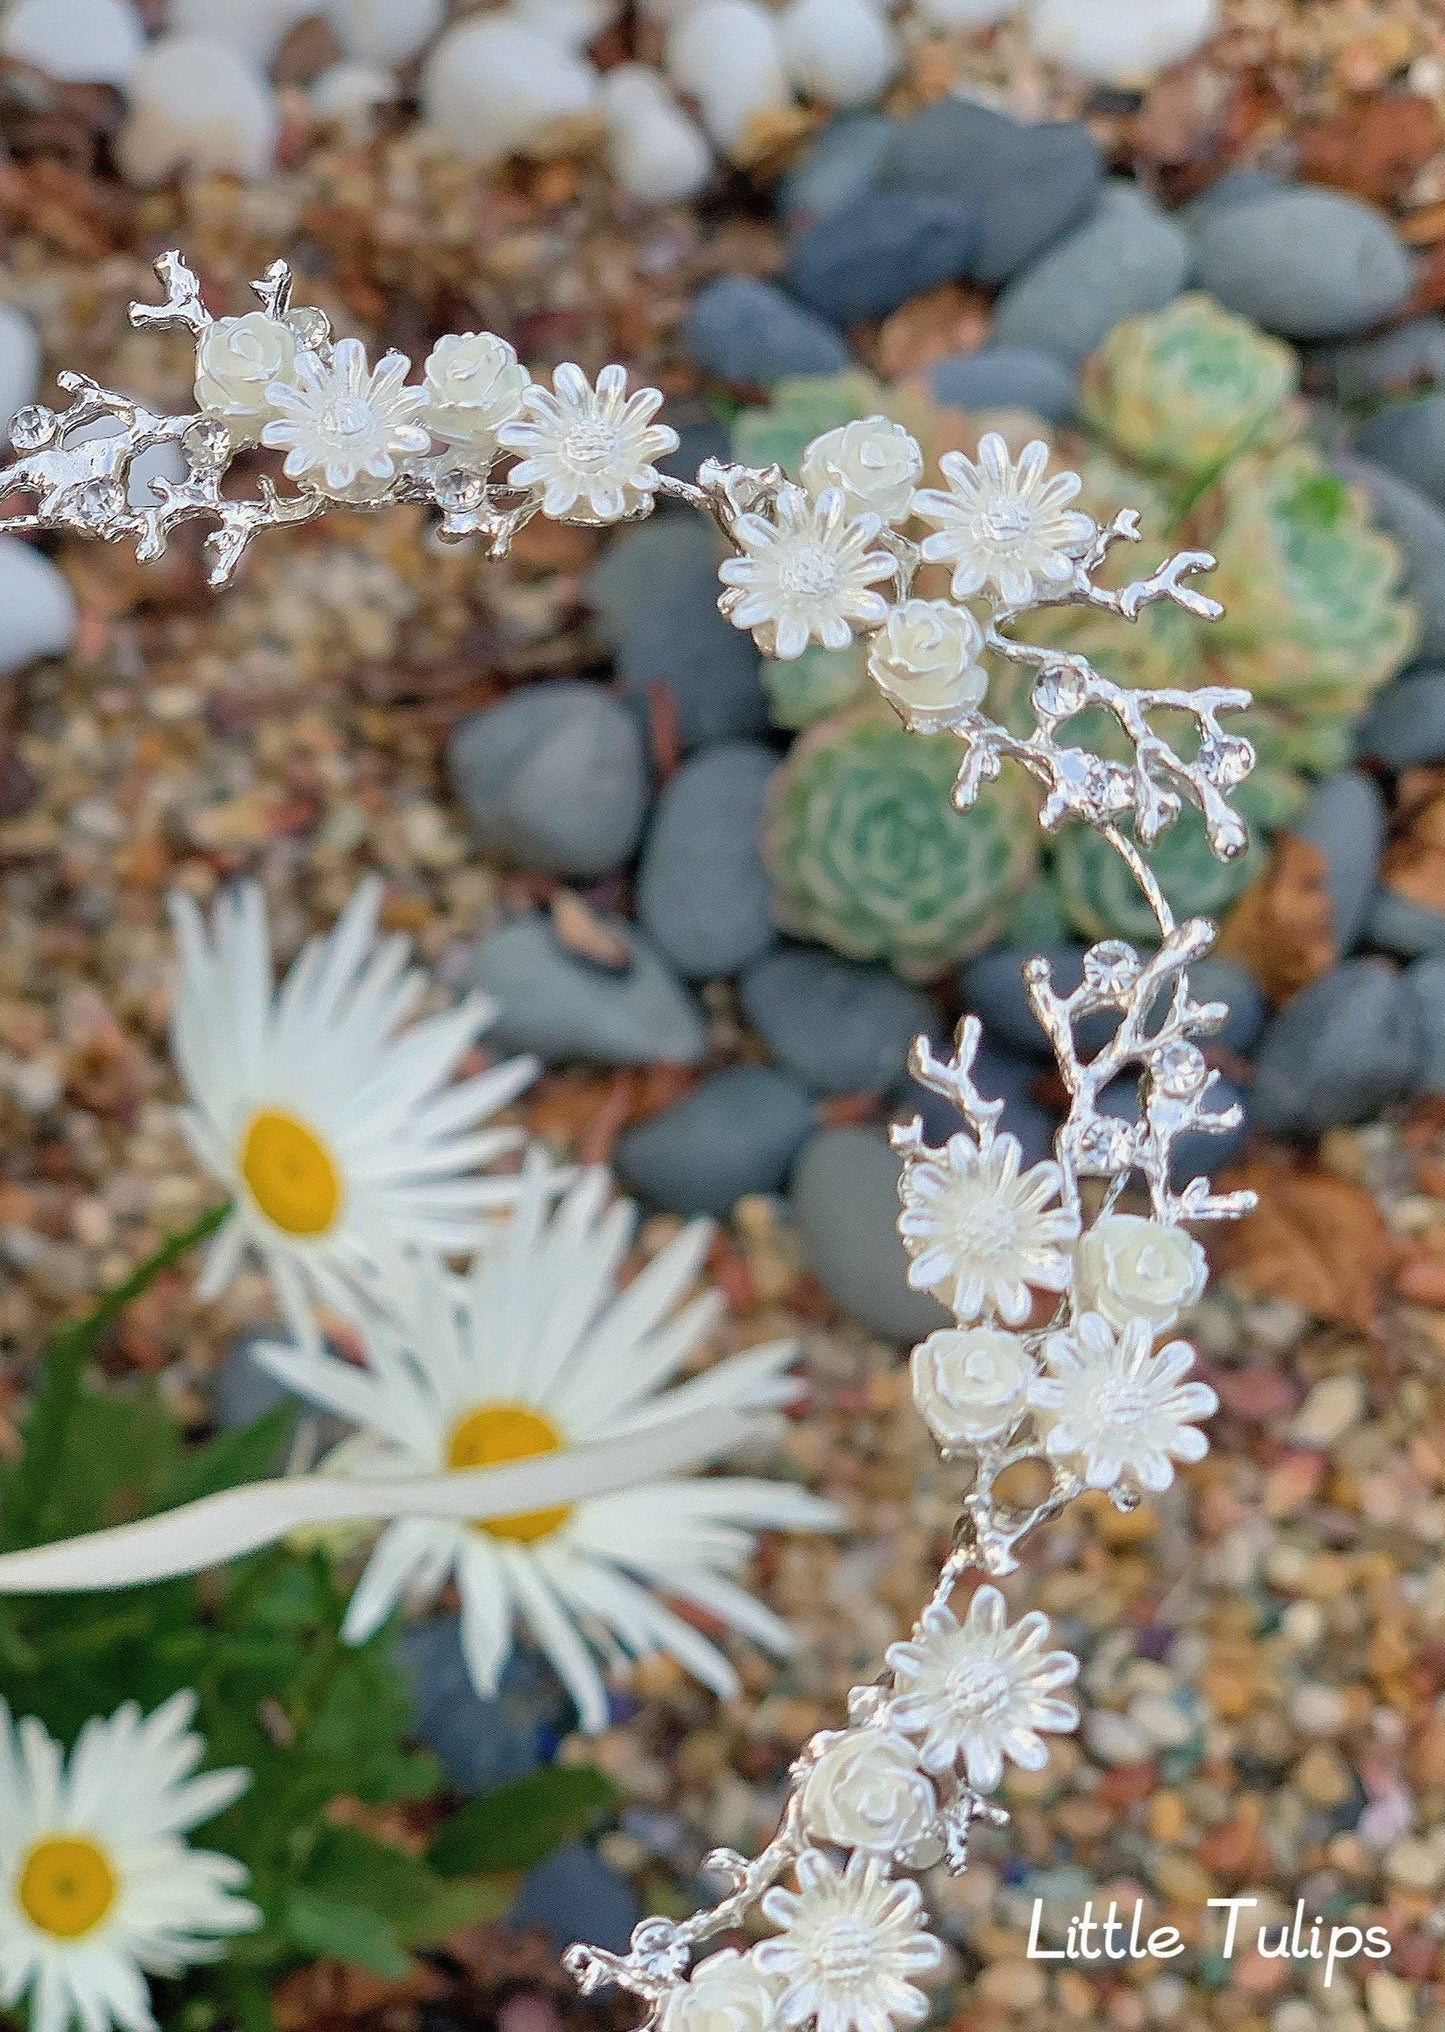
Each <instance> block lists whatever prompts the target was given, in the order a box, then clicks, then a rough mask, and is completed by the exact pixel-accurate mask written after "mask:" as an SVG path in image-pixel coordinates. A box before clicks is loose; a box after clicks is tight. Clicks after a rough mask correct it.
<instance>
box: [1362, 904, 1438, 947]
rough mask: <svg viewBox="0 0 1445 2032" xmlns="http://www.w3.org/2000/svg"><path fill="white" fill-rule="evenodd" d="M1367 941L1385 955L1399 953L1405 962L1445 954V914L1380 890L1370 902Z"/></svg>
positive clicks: (1366, 929) (1366, 928) (1366, 918)
mask: <svg viewBox="0 0 1445 2032" xmlns="http://www.w3.org/2000/svg"><path fill="white" fill-rule="evenodd" d="M1365 937H1366V940H1367V941H1368V943H1369V944H1370V945H1374V946H1378V947H1379V948H1380V949H1381V951H1382V952H1389V953H1396V954H1398V955H1399V957H1400V958H1401V959H1406V960H1413V959H1416V958H1418V957H1420V956H1421V955H1422V954H1424V953H1435V952H1441V951H1445V911H1441V910H1432V909H1430V907H1429V906H1428V905H1427V904H1424V903H1416V902H1414V901H1413V900H1412V899H1411V898H1410V897H1408V896H1397V895H1396V894H1395V892H1394V890H1393V889H1385V888H1380V889H1377V890H1376V891H1375V892H1374V894H1373V896H1372V897H1371V898H1370V903H1369V909H1368V912H1367V914H1366V917H1365Z"/></svg>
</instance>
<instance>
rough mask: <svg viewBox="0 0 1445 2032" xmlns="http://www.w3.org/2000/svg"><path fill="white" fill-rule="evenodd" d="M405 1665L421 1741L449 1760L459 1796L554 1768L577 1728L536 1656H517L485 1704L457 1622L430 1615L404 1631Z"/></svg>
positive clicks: (400, 1647)
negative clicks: (553, 1758)
mask: <svg viewBox="0 0 1445 2032" xmlns="http://www.w3.org/2000/svg"><path fill="white" fill-rule="evenodd" d="M397 1655H398V1663H399V1664H400V1666H401V1669H402V1674H403V1676H404V1678H405V1681H406V1686H407V1692H408V1695H409V1697H410V1700H411V1708H412V1718H413V1723H414V1726H415V1728H416V1732H417V1734H418V1736H419V1737H420V1738H421V1740H422V1742H423V1743H425V1745H426V1747H427V1748H428V1749H429V1750H430V1751H431V1752H432V1754H433V1755H434V1756H436V1757H439V1758H440V1759H441V1762H442V1765H443V1767H444V1769H445V1771H446V1774H447V1778H448V1780H449V1782H450V1783H451V1784H452V1785H454V1786H455V1787H456V1789H457V1791H458V1792H465V1793H475V1792H487V1791H490V1790H491V1789H492V1787H493V1786H496V1785H507V1784H510V1783H511V1782H512V1781H513V1780H514V1779H517V1778H524V1777H525V1776H526V1775H527V1773H528V1772H529V1771H531V1770H534V1769H535V1768H536V1766H537V1765H538V1764H542V1763H546V1762H547V1761H548V1759H549V1757H550V1755H551V1752H552V1750H553V1748H554V1747H555V1745H556V1743H557V1741H558V1739H559V1738H560V1737H561V1736H562V1735H563V1734H564V1733H565V1732H566V1729H567V1727H568V1726H569V1719H568V1712H567V1703H566V1699H565V1696H564V1695H563V1693H562V1689H561V1686H560V1685H559V1683H558V1681H557V1679H556V1678H555V1676H554V1675H553V1673H552V1672H551V1670H550V1669H549V1667H547V1666H546V1665H544V1664H542V1663H541V1661H540V1660H539V1659H538V1658H537V1657H536V1656H535V1655H534V1654H533V1653H532V1652H530V1651H527V1650H516V1651H513V1653H512V1655H511V1657H510V1658H509V1659H508V1660H507V1663H506V1665H505V1666H504V1667H503V1668H502V1677H501V1683H500V1685H499V1686H498V1689H497V1691H496V1693H495V1695H493V1696H492V1698H491V1699H486V1700H484V1699H483V1698H482V1696H481V1695H480V1694H479V1693H478V1692H477V1690H476V1688H475V1687H474V1686H473V1685H472V1681H471V1676H470V1674H469V1673H468V1671H467V1666H466V1660H465V1659H464V1658H463V1656H462V1645H461V1628H460V1622H459V1619H458V1618H457V1617H456V1616H428V1617H426V1618H425V1619H424V1620H423V1621H421V1622H418V1623H412V1624H410V1625H408V1626H407V1627H406V1628H404V1629H403V1630H402V1632H401V1634H400V1637H399V1638H398V1641H397Z"/></svg>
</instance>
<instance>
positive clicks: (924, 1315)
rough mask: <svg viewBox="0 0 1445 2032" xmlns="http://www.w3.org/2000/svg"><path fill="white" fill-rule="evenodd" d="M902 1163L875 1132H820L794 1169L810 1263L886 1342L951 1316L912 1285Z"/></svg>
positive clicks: (796, 1208) (837, 1298) (795, 1200)
mask: <svg viewBox="0 0 1445 2032" xmlns="http://www.w3.org/2000/svg"><path fill="white" fill-rule="evenodd" d="M899 1168H900V1167H899V1161H898V1158H897V1157H896V1156H895V1155H894V1153H893V1151H892V1150H890V1149H889V1147H888V1144H887V1143H886V1142H885V1140H884V1138H883V1136H882V1135H881V1134H880V1133H879V1132H878V1131H877V1130H876V1129H819V1130H818V1131H817V1133H816V1134H815V1135H814V1136H812V1137H811V1138H810V1140H809V1141H808V1142H807V1143H806V1144H804V1146H803V1151H802V1155H801V1156H800V1157H799V1159H798V1162H797V1165H796V1167H795V1169H794V1172H793V1191H792V1207H793V1213H794V1216H795V1218H796V1219H797V1222H798V1225H799V1227H800V1228H801V1229H802V1232H803V1240H804V1246H805V1248H806V1251H807V1257H808V1262H809V1264H810V1265H811V1267H812V1269H813V1272H814V1274H815V1275H816V1276H817V1278H818V1280H819V1282H820V1283H821V1284H822V1286H823V1288H824V1290H825V1291H826V1292H827V1293H828V1295H829V1297H830V1298H831V1299H833V1301H834V1302H835V1304H837V1305H840V1306H841V1307H842V1308H843V1310H844V1311H845V1312H851V1313H852V1314H853V1315H854V1316H855V1317H856V1318H858V1319H861V1320H862V1321H863V1324H864V1325H865V1326H868V1327H871V1328H872V1329H873V1331H874V1332H875V1333H877V1334H882V1335H883V1337H884V1338H885V1339H886V1340H898V1341H912V1340H918V1339H921V1338H922V1337H923V1336H924V1335H925V1334H929V1333H932V1331H933V1329H934V1328H935V1327H938V1326H946V1325H947V1324H948V1322H949V1319H950V1315H949V1314H948V1313H946V1312H945V1311H944V1310H943V1307H942V1306H941V1305H939V1304H938V1303H937V1301H936V1300H934V1299H932V1298H930V1297H929V1295H928V1294H927V1292H924V1291H914V1290H913V1289H912V1287H911V1286H910V1285H909V1283H908V1256H907V1252H906V1251H905V1249H904V1247H903V1243H902V1241H901V1239H900V1238H899V1234H898V1230H897V1227H896V1225H895V1223H896V1222H897V1219H898V1175H899Z"/></svg>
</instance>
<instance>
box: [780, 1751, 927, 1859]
mask: <svg viewBox="0 0 1445 2032" xmlns="http://www.w3.org/2000/svg"><path fill="white" fill-rule="evenodd" d="M937 1815H938V1802H937V1799H936V1798H935V1796H934V1791H933V1786H932V1785H931V1783H930V1782H929V1780H928V1779H927V1778H926V1777H925V1776H924V1774H923V1772H922V1770H921V1769H920V1768H919V1763H918V1751H917V1749H916V1748H915V1747H914V1745H913V1744H912V1743H910V1742H909V1740H908V1738H907V1737H906V1736H902V1735H900V1734H899V1733H898V1731H897V1730H896V1729H855V1730H851V1731H849V1732H848V1733H846V1734H843V1733H839V1734H836V1735H834V1736H833V1737H832V1739H831V1741H830V1742H829V1743H828V1745H827V1748H826V1749H825V1750H824V1751H823V1754H822V1755H821V1756H820V1757H819V1759H818V1761H817V1763H816V1764H814V1766H813V1768H812V1770H811V1771H810V1772H809V1773H808V1776H807V1778H806V1780H805V1781H804V1785H803V1820H804V1823H805V1825H806V1827H807V1829H808V1832H809V1834H810V1835H811V1836H812V1837H813V1839H814V1840H815V1841H827V1842H836V1843H837V1844H838V1846H839V1847H840V1848H847V1849H862V1850H864V1851H865V1852H866V1853H867V1854H869V1855H876V1856H892V1855H900V1854H906V1853H907V1852H908V1851H909V1850H911V1849H913V1848H916V1847H917V1845H918V1844H919V1843H920V1842H922V1841H923V1840H925V1838H926V1837H927V1835H928V1833H929V1831H930V1829H931V1828H932V1827H933V1824H934V1821H935V1820H936V1818H937Z"/></svg>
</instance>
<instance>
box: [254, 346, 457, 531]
mask: <svg viewBox="0 0 1445 2032" xmlns="http://www.w3.org/2000/svg"><path fill="white" fill-rule="evenodd" d="M410 365H411V362H410V361H409V360H408V359H407V357H406V355H405V353H383V355H382V357H381V358H380V359H379V360H378V361H377V363H376V365H375V367H368V365H367V363H366V348H365V347H364V346H363V345H362V343H361V341H360V339H338V340H337V341H336V344H335V345H334V346H333V347H332V349H331V357H330V359H329V360H328V359H323V358H322V356H321V355H320V354H319V353H313V352H311V351H310V350H309V349H307V348H304V347H303V348H302V349H300V350H299V351H298V352H297V354H296V357H295V359H294V361H293V363H292V366H291V371H290V373H289V375H288V376H287V377H286V379H285V380H276V381H271V382H269V383H268V384H267V388H266V399H267V401H268V402H269V403H270V405H271V410H272V415H271V419H270V421H269V422H268V423H266V424H265V426H264V427H263V429H262V431H261V442H262V444H264V445H269V446H271V448H272V449H273V450H275V451H284V452H285V454H286V463H285V466H284V468H283V470H284V472H285V474H286V477H287V479H288V480H295V481H297V482H298V484H299V485H300V486H302V487H307V488H310V489H311V490H312V491H313V492H315V493H321V494H330V495H332V496H334V497H335V499H337V500H339V501H374V500H376V499H377V498H378V496H380V495H382V494H384V493H385V492H386V489H387V487H388V485H389V483H390V482H391V481H392V480H393V479H394V478H395V476H396V466H397V460H398V459H401V458H404V457H405V456H406V455H407V454H408V453H412V452H424V451H426V450H428V449H429V448H430V445H431V435H430V433H429V432H428V431H427V430H425V429H424V428H423V427H422V425H421V424H420V423H418V422H417V421H415V418H416V415H417V412H418V410H420V409H421V408H422V406H423V404H424V403H425V401H426V391H425V389H423V388H404V387H403V386H402V383H403V382H404V381H405V379H406V372H407V368H408V367H409V366H410Z"/></svg>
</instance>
